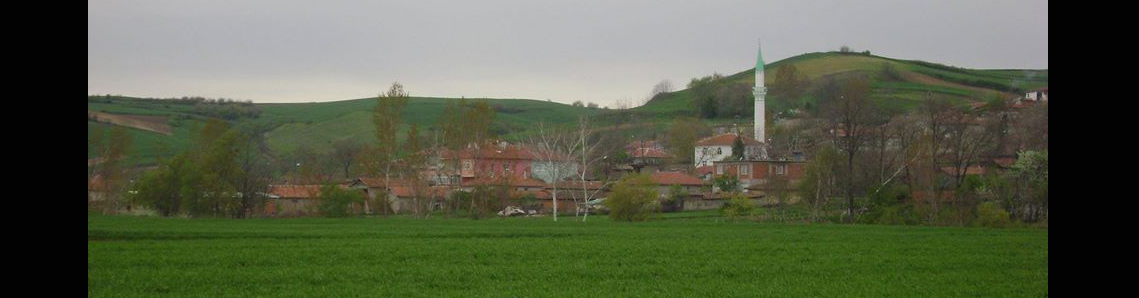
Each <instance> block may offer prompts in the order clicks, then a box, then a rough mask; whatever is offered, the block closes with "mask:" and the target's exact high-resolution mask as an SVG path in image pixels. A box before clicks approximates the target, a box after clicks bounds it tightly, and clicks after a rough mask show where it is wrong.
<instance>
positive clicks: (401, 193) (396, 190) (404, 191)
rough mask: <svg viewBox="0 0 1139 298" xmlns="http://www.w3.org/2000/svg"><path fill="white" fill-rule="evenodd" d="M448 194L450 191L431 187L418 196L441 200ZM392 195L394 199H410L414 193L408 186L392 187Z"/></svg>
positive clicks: (444, 188) (439, 187)
mask: <svg viewBox="0 0 1139 298" xmlns="http://www.w3.org/2000/svg"><path fill="white" fill-rule="evenodd" d="M450 192H451V190H450V189H448V188H446V187H441V186H432V187H428V188H427V189H426V190H425V191H424V192H423V193H421V194H419V195H421V196H424V197H426V196H431V195H434V196H435V197H437V198H443V197H447V195H448V194H449V193H450ZM392 194H394V195H396V197H404V198H407V197H412V196H413V195H414V194H415V192H414V191H413V189H412V188H411V187H410V186H392Z"/></svg>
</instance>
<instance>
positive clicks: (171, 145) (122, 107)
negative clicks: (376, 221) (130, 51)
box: [87, 52, 1048, 165]
mask: <svg viewBox="0 0 1139 298" xmlns="http://www.w3.org/2000/svg"><path fill="white" fill-rule="evenodd" d="M887 64H890V65H892V66H893V67H894V68H895V69H896V70H897V71H898V73H899V74H900V77H901V79H899V80H889V79H886V78H885V76H884V75H883V74H882V69H883V67H885V65H887ZM785 65H795V67H796V68H798V69H799V71H800V72H801V73H802V74H804V75H805V76H806V77H807V78H808V79H809V80H810V81H811V82H812V83H816V82H819V81H821V80H822V79H825V78H828V77H843V76H851V75H864V76H867V77H869V78H870V79H871V80H872V86H873V95H872V96H871V97H872V98H873V99H878V100H883V101H885V102H888V103H890V104H892V105H897V106H899V107H902V108H913V107H915V106H917V105H918V103H920V102H921V100H922V99H923V98H925V96H926V94H933V95H935V96H943V97H946V98H949V99H951V100H954V101H956V102H959V103H968V102H977V101H984V100H988V99H991V98H992V97H993V96H994V94H1000V95H1001V96H1003V97H1006V98H1008V97H1015V96H1019V95H1022V94H1023V92H1024V91H1025V90H1032V89H1036V88H1040V87H1045V86H1047V85H1048V70H1007V69H1006V70H976V69H963V68H956V67H951V66H945V65H941V64H935V63H929V62H924V61H916V60H898V59H890V58H885V57H879V56H873V55H864V54H841V53H837V52H828V53H808V54H803V55H798V56H794V57H791V58H787V59H783V60H780V61H776V62H774V63H769V64H767V66H766V67H765V71H766V76H765V79H766V84H767V86H771V85H772V84H773V83H774V80H775V74H776V73H777V72H778V71H779V69H780V68H781V67H783V66H785ZM752 72H753V70H752V69H748V70H744V71H741V72H739V73H736V74H733V75H730V76H727V77H725V78H724V79H723V80H721V81H719V82H718V84H728V83H741V84H747V85H752V84H753V83H754V80H755V78H754V76H753V75H752ZM691 97H692V94H691V91H690V90H687V89H685V90H679V91H675V92H670V93H665V94H663V95H661V96H659V97H657V98H655V99H654V100H652V101H650V102H649V103H647V104H645V105H643V106H640V107H636V108H633V109H630V110H622V111H614V110H601V109H589V108H583V107H574V106H570V105H566V104H561V103H555V102H548V101H540V100H531V99H486V101H487V103H489V104H490V105H491V106H493V107H495V108H496V110H497V113H496V121H495V123H494V125H493V127H492V129H493V130H495V131H496V132H497V133H498V134H500V135H502V136H504V137H505V138H508V139H511V138H516V137H518V136H519V135H520V134H525V133H526V132H527V131H528V130H529V129H530V128H531V127H532V126H533V124H534V123H537V122H539V121H541V122H547V123H553V124H568V123H572V122H573V121H575V120H576V119H577V117H578V116H579V115H592V116H600V117H598V118H597V119H598V120H596V121H595V124H598V125H610V124H621V123H636V124H654V123H655V124H656V126H661V125H663V123H667V122H668V121H671V120H672V119H674V118H675V117H678V116H690V115H693V114H694V112H693V110H692V109H691V108H690V107H689V105H688V102H689V100H690V99H691ZM447 100H457V99H453V98H433V97H413V98H411V100H410V101H409V102H408V106H407V108H406V109H405V111H404V119H405V120H404V122H405V123H416V124H417V125H419V127H420V131H421V133H422V134H424V136H423V137H424V139H426V140H431V135H430V133H431V132H430V129H431V127H432V126H434V125H435V122H436V120H437V118H438V117H439V116H440V114H442V111H443V106H444V105H445V103H446V101H447ZM375 104H376V102H375V99H374V98H361V99H352V100H342V101H333V102H321V103H266V104H256V106H257V107H259V108H260V109H261V110H262V112H261V113H260V115H259V116H258V117H257V118H240V120H236V121H231V123H230V124H231V125H237V126H259V127H261V128H262V129H264V130H266V131H267V133H266V134H265V136H266V141H267V143H268V145H269V147H270V149H272V150H273V151H274V152H276V153H287V152H291V151H293V150H295V149H296V148H297V147H298V146H300V144H306V145H309V146H312V147H313V149H316V150H317V151H326V150H329V149H331V144H332V143H333V142H335V141H337V140H341V139H348V138H356V139H359V140H363V141H369V142H370V141H372V140H374V138H375V137H374V136H373V135H372V134H373V133H374V128H373V126H372V123H371V114H370V111H371V109H372V107H374V106H375ZM767 105H768V109H769V110H772V111H782V110H787V109H791V108H797V107H796V106H795V104H791V103H789V102H788V101H786V100H785V99H781V98H774V97H770V96H769V97H768V99H767ZM87 109H88V110H89V111H95V112H103V113H110V114H129V115H152V116H168V117H167V119H169V120H168V123H167V124H168V125H169V126H170V128H171V130H172V131H173V134H172V135H169V136H168V135H163V134H160V133H156V132H151V131H145V130H140V129H133V128H132V129H130V132H131V134H132V136H134V140H135V141H134V149H135V151H134V154H132V156H131V159H130V160H129V161H128V164H133V165H147V164H153V162H154V161H155V159H156V158H157V157H159V156H165V155H170V154H173V153H174V152H178V151H181V150H183V149H185V148H187V147H188V145H189V143H190V141H189V140H190V139H191V133H190V132H191V131H193V130H194V129H195V128H194V127H195V125H196V124H195V123H198V122H202V121H205V120H206V119H208V118H207V117H206V116H203V115H202V114H200V113H197V112H196V111H195V109H194V106H193V105H192V104H185V103H178V102H177V101H169V100H165V101H164V100H153V99H143V98H132V97H124V96H88V101H87ZM711 121H712V122H731V121H741V122H751V120H750V119H712V120H711ZM87 123H88V124H87V128H88V136H90V135H91V131H92V130H94V129H97V128H108V127H110V126H111V124H107V123H101V122H94V121H91V120H90V119H89V120H88V122H87ZM406 130H407V124H405V125H404V127H403V128H402V131H401V133H406ZM159 143H164V145H159ZM163 147H165V148H166V149H165V150H163V149H162V148H163ZM88 150H89V151H88V158H90V157H91V156H92V153H91V151H90V148H89V149H88Z"/></svg>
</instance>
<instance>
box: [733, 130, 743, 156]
mask: <svg viewBox="0 0 1139 298" xmlns="http://www.w3.org/2000/svg"><path fill="white" fill-rule="evenodd" d="M743 139H744V138H743V137H742V136H737V137H736V140H735V141H732V158H735V159H736V160H743V159H744V150H745V149H744V141H743Z"/></svg>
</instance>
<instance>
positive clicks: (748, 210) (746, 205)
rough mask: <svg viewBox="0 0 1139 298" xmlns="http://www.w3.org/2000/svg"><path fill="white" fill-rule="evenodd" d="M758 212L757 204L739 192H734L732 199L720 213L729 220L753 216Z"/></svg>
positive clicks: (721, 208)
mask: <svg viewBox="0 0 1139 298" xmlns="http://www.w3.org/2000/svg"><path fill="white" fill-rule="evenodd" d="M756 211H757V210H756V208H755V203H754V202H752V201H751V200H750V199H748V198H747V197H745V196H744V195H743V194H741V193H739V192H733V193H732V197H731V199H730V200H728V202H727V203H724V206H723V207H720V213H722V214H723V215H724V216H725V217H727V218H729V219H736V218H739V217H745V216H752V215H755V212H756Z"/></svg>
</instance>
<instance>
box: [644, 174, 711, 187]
mask: <svg viewBox="0 0 1139 298" xmlns="http://www.w3.org/2000/svg"><path fill="white" fill-rule="evenodd" d="M650 177H651V178H652V180H653V182H654V183H656V184H659V185H690V186H700V185H704V180H700V178H696V177H695V176H692V175H688V174H685V173H680V172H656V173H652V175H650Z"/></svg>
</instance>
